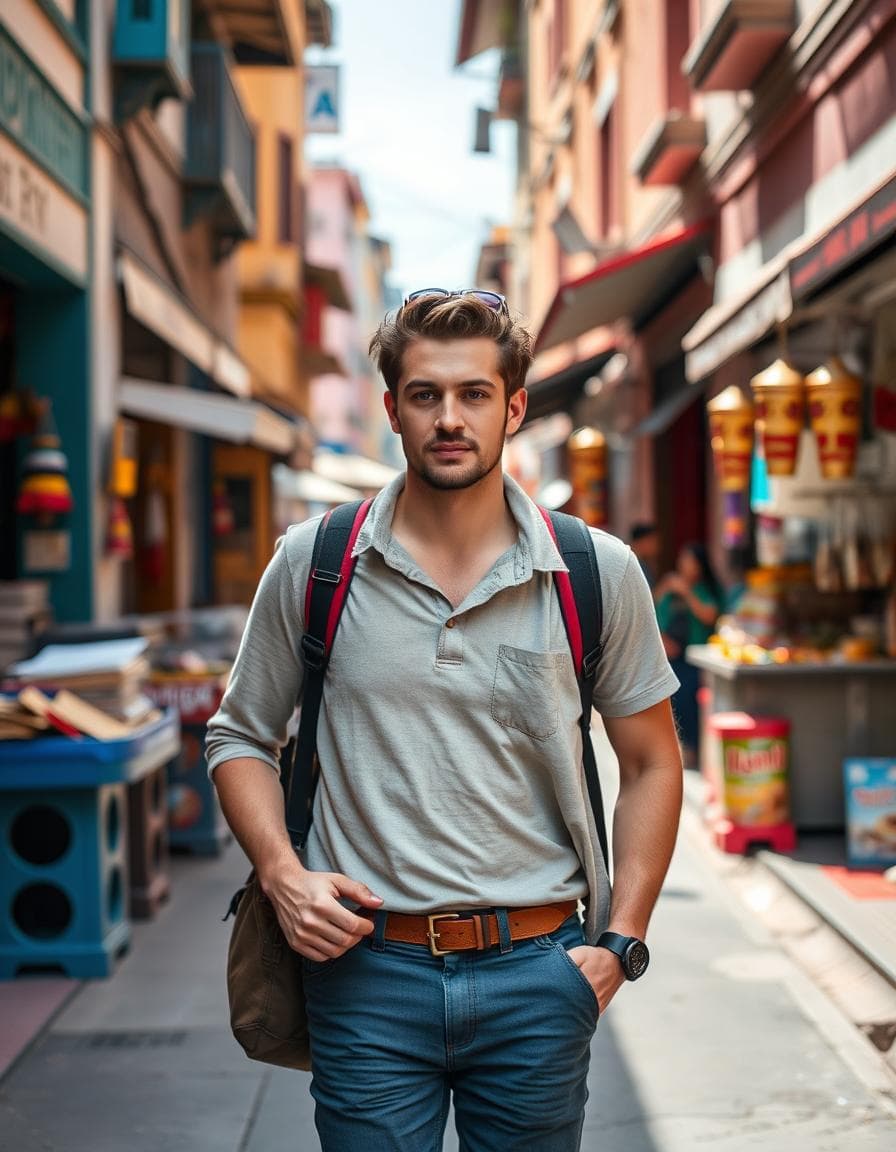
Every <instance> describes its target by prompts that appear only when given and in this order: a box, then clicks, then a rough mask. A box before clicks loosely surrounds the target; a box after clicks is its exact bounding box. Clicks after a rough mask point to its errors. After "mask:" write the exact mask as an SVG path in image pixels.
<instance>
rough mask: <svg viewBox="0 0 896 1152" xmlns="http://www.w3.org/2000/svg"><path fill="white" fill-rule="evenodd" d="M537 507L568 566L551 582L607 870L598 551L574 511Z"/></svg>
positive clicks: (593, 808)
mask: <svg viewBox="0 0 896 1152" xmlns="http://www.w3.org/2000/svg"><path fill="white" fill-rule="evenodd" d="M538 510H539V512H540V513H541V515H542V517H543V518H544V522H545V524H547V526H548V531H549V532H550V533H551V536H552V537H553V540H554V543H555V544H556V545H557V548H558V550H559V552H560V555H561V556H562V557H563V562H564V564H565V565H566V567H567V569H568V571H566V572H554V574H553V575H554V587H555V588H556V589H557V598H558V600H559V601H560V612H561V614H562V616H563V624H564V627H565V628H566V637H567V640H568V641H569V650H570V653H571V654H572V660H573V666H574V667H575V670H576V680H577V681H578V683H579V695H580V696H581V701H582V711H581V714H580V716H579V727H580V728H581V730H582V761H583V767H584V770H585V780H586V782H587V784H588V795H589V798H590V800H591V809H592V812H593V813H594V825H595V829H596V831H597V839H598V842H599V843H600V847H601V851H602V853H603V857H604V864H605V866H606V867H607V869H608V871H609V848H608V844H607V828H606V822H605V819H604V802H603V795H602V793H601V789H600V779H599V777H598V774H597V760H596V757H595V755H594V745H593V744H592V742H591V708H592V701H593V697H594V680H595V677H596V675H597V664H598V661H599V659H600V653H601V636H602V633H603V596H602V595H601V588H600V572H599V570H598V566H597V553H596V552H595V550H594V541H593V540H592V538H591V532H590V531H589V529H588V527H587V525H586V524H585V523H584V521H582V520H580V519H579V518H578V517H576V516H568V515H566V513H564V512H549V511H548V510H547V509H546V508H541V507H539V509H538Z"/></svg>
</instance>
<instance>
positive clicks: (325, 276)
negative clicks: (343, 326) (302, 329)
mask: <svg viewBox="0 0 896 1152" xmlns="http://www.w3.org/2000/svg"><path fill="white" fill-rule="evenodd" d="M302 275H303V277H304V279H305V283H306V284H316V285H317V287H318V288H320V289H321V291H322V292H323V294H324V296H325V297H326V301H327V303H328V304H330V305H332V307H333V308H341V309H342V310H343V312H351V310H352V302H351V300H350V299H349V295H348V290H347V289H346V287H345V281H344V280H343V279H342V273H341V272H340V271H339V269H338V268H328V267H326V266H324V265H323V264H309V263H308V262H307V260H306V261H305V262H304V263H303V264H302Z"/></svg>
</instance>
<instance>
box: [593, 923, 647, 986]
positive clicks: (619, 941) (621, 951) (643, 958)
mask: <svg viewBox="0 0 896 1152" xmlns="http://www.w3.org/2000/svg"><path fill="white" fill-rule="evenodd" d="M597 947H598V948H609V950H610V951H611V952H615V953H616V955H617V956H618V957H619V962H620V964H621V965H622V971H623V972H624V973H625V978H626V980H637V979H639V977H641V976H643V975H644V973H645V972H646V971H647V965H648V964H649V963H650V953H649V952H648V951H647V945H646V944H645V943H644V941H643V940H639V939H638V937H637V936H621V935H620V934H619V933H618V932H604V933H603V934H602V935H601V936H600V937H599V939H598V941H597Z"/></svg>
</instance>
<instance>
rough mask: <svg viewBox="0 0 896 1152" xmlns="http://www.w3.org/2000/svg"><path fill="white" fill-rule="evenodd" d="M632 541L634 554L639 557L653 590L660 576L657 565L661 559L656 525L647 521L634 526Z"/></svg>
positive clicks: (631, 535)
mask: <svg viewBox="0 0 896 1152" xmlns="http://www.w3.org/2000/svg"><path fill="white" fill-rule="evenodd" d="M630 539H631V547H632V552H634V554H635V556H636V557H637V559H638V563H639V564H640V565H641V571H642V572H643V573H644V578H645V579H646V581H647V583H648V584H649V585H650V587H651V590H652V589H653V587H654V586H655V584H656V579H657V575H658V573H657V570H656V565H657V561H658V560H659V557H660V534H659V532H658V531H657V527H656V524H651V523H649V522H647V521H639V522H638V523H637V524H633V525H632V530H631V533H630Z"/></svg>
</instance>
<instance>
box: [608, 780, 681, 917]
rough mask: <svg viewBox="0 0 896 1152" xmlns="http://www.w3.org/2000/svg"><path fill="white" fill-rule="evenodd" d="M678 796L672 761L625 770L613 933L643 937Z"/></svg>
mask: <svg viewBox="0 0 896 1152" xmlns="http://www.w3.org/2000/svg"><path fill="white" fill-rule="evenodd" d="M681 798H682V775H681V765H680V762H679V761H677V760H676V759H675V758H674V757H671V758H670V762H669V763H664V764H660V763H657V764H656V765H655V766H651V767H648V768H644V769H643V770H642V771H640V772H638V773H626V772H625V770H624V769H623V772H622V784H621V787H620V790H619V799H618V801H617V804H616V811H615V814H614V819H613V900H612V904H611V907H610V925H609V926H610V929H611V930H612V931H613V932H620V933H622V934H623V935H625V936H637V937H639V938H640V939H643V938H644V937H645V936H646V934H647V925H648V922H649V920H650V915H651V913H652V912H653V908H654V905H655V904H656V902H657V899H658V897H659V894H660V889H661V888H662V886H663V880H664V879H665V876H666V872H667V871H668V868H669V862H670V860H671V859H672V852H673V850H674V848H675V837H676V835H677V832H678V819H679V815H680V812H681Z"/></svg>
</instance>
